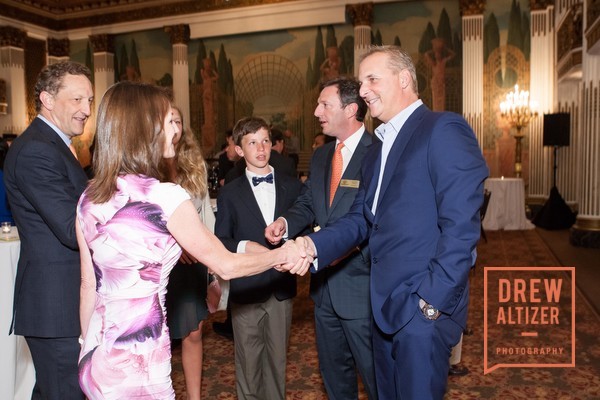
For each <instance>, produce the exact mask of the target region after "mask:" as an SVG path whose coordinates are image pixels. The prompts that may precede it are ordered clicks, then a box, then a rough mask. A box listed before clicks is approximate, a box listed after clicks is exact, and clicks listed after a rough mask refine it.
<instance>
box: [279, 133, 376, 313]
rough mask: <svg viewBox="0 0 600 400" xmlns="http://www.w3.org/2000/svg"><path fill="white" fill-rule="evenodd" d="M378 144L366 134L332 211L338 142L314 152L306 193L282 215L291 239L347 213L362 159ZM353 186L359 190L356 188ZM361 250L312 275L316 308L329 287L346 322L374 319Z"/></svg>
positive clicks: (367, 271)
mask: <svg viewBox="0 0 600 400" xmlns="http://www.w3.org/2000/svg"><path fill="white" fill-rule="evenodd" d="M375 142H378V140H377V138H375V137H374V136H372V135H370V134H369V133H367V132H365V133H363V135H362V137H361V139H360V142H359V143H358V146H357V147H356V150H355V151H354V154H353V155H352V159H351V160H350V163H349V164H348V167H347V168H346V170H345V171H344V175H343V176H342V181H341V184H340V187H339V188H338V190H337V191H336V193H335V198H334V199H333V203H332V205H331V207H329V182H330V180H331V160H332V159H333V153H334V151H335V141H334V142H330V143H327V144H325V145H323V146H321V147H319V148H318V149H316V150H315V153H314V154H313V157H312V159H311V162H310V178H309V179H308V180H307V181H306V183H305V185H306V187H307V190H306V192H305V193H304V194H303V195H302V196H300V197H299V198H298V200H296V203H295V204H294V207H292V208H291V209H289V210H288V211H287V212H285V213H284V214H283V217H284V218H285V219H286V220H287V222H288V235H289V237H295V236H297V235H298V234H299V233H300V232H301V231H302V230H303V229H304V228H305V226H306V225H307V224H310V223H312V222H313V221H315V222H316V224H317V225H319V227H326V226H328V225H330V224H331V223H333V222H334V221H335V220H337V219H338V218H340V217H342V216H344V215H345V214H346V213H347V212H348V210H349V209H350V207H351V206H352V203H353V202H354V198H355V197H356V194H357V193H358V183H359V182H360V180H361V175H360V167H361V164H362V161H363V158H364V156H365V154H366V153H367V149H368V148H369V147H370V146H371V145H372V144H373V143H375ZM344 182H346V183H344ZM354 184H356V185H357V186H355V187H353V185H354ZM359 247H360V251H356V252H354V253H353V254H352V255H350V256H349V257H347V258H345V259H344V260H342V261H341V262H340V263H339V264H337V265H336V266H334V267H331V268H323V269H321V270H320V271H319V272H317V273H315V274H313V275H312V277H311V282H310V283H311V288H310V293H311V297H312V299H313V300H314V302H315V304H316V305H317V306H320V305H321V298H322V296H323V292H324V287H325V284H327V285H328V286H329V293H330V296H331V303H332V304H333V308H334V309H335V311H336V312H337V313H338V314H339V315H340V317H342V318H346V319H354V318H367V317H370V316H371V302H370V297H369V281H370V278H369V275H370V273H371V263H370V256H369V249H368V247H367V244H366V243H363V244H361V245H360V246H359Z"/></svg>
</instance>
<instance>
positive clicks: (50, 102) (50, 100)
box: [40, 90, 54, 110]
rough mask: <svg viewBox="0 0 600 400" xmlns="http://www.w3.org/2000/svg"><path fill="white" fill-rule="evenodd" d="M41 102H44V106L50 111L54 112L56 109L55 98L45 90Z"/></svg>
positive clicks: (41, 94) (41, 95)
mask: <svg viewBox="0 0 600 400" xmlns="http://www.w3.org/2000/svg"><path fill="white" fill-rule="evenodd" d="M40 101H41V102H42V106H44V108H47V109H48V110H52V109H53V108H54V96H53V95H51V94H50V93H48V92H46V91H45V90H44V91H42V93H40Z"/></svg>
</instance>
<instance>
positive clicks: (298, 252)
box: [246, 218, 316, 275]
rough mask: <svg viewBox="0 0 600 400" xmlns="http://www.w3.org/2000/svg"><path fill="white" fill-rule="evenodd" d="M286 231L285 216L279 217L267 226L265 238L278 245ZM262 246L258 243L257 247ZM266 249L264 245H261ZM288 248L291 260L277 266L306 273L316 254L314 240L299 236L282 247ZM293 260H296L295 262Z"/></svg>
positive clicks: (282, 270) (284, 269) (279, 269)
mask: <svg viewBox="0 0 600 400" xmlns="http://www.w3.org/2000/svg"><path fill="white" fill-rule="evenodd" d="M285 233H286V222H285V220H284V219H283V218H278V219H276V220H275V221H273V223H271V224H270V225H269V226H267V227H266V228H265V238H266V239H267V240H268V241H269V243H271V244H272V245H277V244H279V243H280V242H281V240H283V239H284V236H285ZM258 246H260V245H258V244H257V247H258ZM260 247H261V248H263V249H264V247H262V246H260ZM252 248H253V247H251V248H248V247H246V251H255V250H257V249H255V250H252ZM281 248H282V249H286V250H287V252H288V253H287V259H288V260H290V262H288V263H287V264H282V265H280V266H278V267H275V269H276V270H278V271H280V272H285V271H288V272H290V273H292V274H298V275H304V274H306V272H307V271H308V269H309V268H310V266H311V264H312V263H313V261H314V259H315V255H316V250H315V246H314V243H313V241H312V240H311V239H310V238H309V237H308V236H301V237H297V238H296V239H295V240H287V241H286V242H285V244H284V245H283V246H282V247H281ZM291 260H296V261H295V262H293V261H291Z"/></svg>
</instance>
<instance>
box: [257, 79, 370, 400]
mask: <svg viewBox="0 0 600 400" xmlns="http://www.w3.org/2000/svg"><path fill="white" fill-rule="evenodd" d="M359 88H360V86H359V84H358V82H357V81H356V80H354V79H350V78H336V79H334V80H331V81H328V82H326V83H325V84H324V85H323V88H322V90H321V93H320V95H319V99H318V105H317V108H316V109H315V116H316V117H317V118H318V119H319V121H320V123H321V127H322V129H323V133H325V134H326V135H329V136H333V137H335V138H336V141H335V142H330V143H327V144H325V145H324V146H321V147H319V148H317V149H316V150H315V152H314V155H313V157H312V160H311V163H310V176H309V179H308V180H307V181H306V186H307V191H306V192H305V194H303V195H301V196H300V197H299V198H298V199H297V200H296V202H295V203H294V206H293V207H292V208H291V209H289V210H288V211H287V212H285V213H284V214H283V215H282V217H280V218H278V219H277V220H275V221H274V222H273V223H272V224H271V225H269V226H268V227H267V228H266V229H265V237H266V238H267V239H268V240H269V241H270V242H271V243H273V244H275V243H278V242H279V241H280V240H281V239H283V238H287V237H288V236H289V237H294V236H296V235H297V234H298V233H300V231H301V230H302V229H303V228H304V227H305V226H306V225H307V224H310V223H313V222H314V223H316V226H317V227H325V226H327V225H329V224H331V223H333V222H334V221H335V220H336V219H338V218H340V217H341V216H343V215H344V214H346V213H347V212H348V210H349V209H350V207H351V205H352V203H353V201H354V197H355V196H356V193H357V192H358V187H359V183H360V177H361V175H360V167H361V163H362V159H363V156H364V155H365V154H366V152H367V149H368V147H369V146H371V144H372V143H374V142H375V141H376V140H377V139H375V138H374V137H373V136H372V135H370V134H369V133H367V132H365V127H364V125H363V123H362V121H363V119H364V116H365V113H366V110H367V105H366V104H365V102H364V100H363V99H362V98H361V97H360V96H359ZM336 149H339V151H338V152H337V153H338V154H339V153H341V159H340V158H339V156H337V155H336V154H335V153H336ZM336 158H337V159H338V160H340V161H339V162H340V163H341V164H340V167H339V168H341V170H340V171H339V172H341V178H340V176H338V179H339V183H337V184H336V182H335V181H334V182H333V184H332V182H331V181H332V173H333V175H335V172H333V171H332V170H335V169H336V168H335V167H334V165H335V164H337V161H335V159H336ZM333 179H335V178H333ZM315 229H316V228H315ZM369 258H370V257H369V251H368V247H367V246H366V243H363V244H362V245H361V246H359V247H357V248H355V249H353V250H352V251H351V252H350V253H348V254H346V255H345V256H344V257H342V258H340V259H338V260H336V261H334V262H333V263H332V264H331V266H330V267H329V268H322V269H320V270H319V272H318V273H315V274H313V275H312V278H311V290H310V291H311V297H312V299H313V301H314V302H315V322H316V325H315V326H316V337H317V348H318V355H319V366H320V370H321V375H322V377H323V381H324V383H325V389H326V390H327V395H328V397H329V398H330V399H334V400H335V399H339V400H348V399H357V398H358V383H357V374H356V370H357V369H358V372H359V373H360V376H361V378H362V382H363V384H364V388H365V390H366V392H367V394H368V396H369V398H370V399H376V398H377V388H376V385H375V372H374V365H373V349H372V345H371V335H372V334H371V328H372V313H371V302H370V296H369V275H370V261H369ZM340 338H342V339H343V340H340Z"/></svg>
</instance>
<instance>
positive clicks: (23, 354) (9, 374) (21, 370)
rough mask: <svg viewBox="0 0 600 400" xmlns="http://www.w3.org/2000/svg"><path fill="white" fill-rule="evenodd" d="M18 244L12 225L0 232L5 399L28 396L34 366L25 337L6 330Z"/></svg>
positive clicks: (0, 378)
mask: <svg viewBox="0 0 600 400" xmlns="http://www.w3.org/2000/svg"><path fill="white" fill-rule="evenodd" d="M7 239H10V240H7ZM20 245H21V242H20V241H19V240H18V234H17V230H16V228H15V227H13V231H12V232H11V233H10V234H4V233H0V354H1V355H0V399H7V400H10V399H14V400H26V399H27V400H28V399H31V392H32V390H33V385H34V384H35V369H34V367H33V361H32V360H31V353H30V352H29V348H28V347H27V343H26V342H25V339H24V338H23V337H22V336H15V335H9V334H8V331H9V329H10V323H11V318H12V308H13V293H14V284H15V277H16V276H17V261H18V260H19V248H20Z"/></svg>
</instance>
